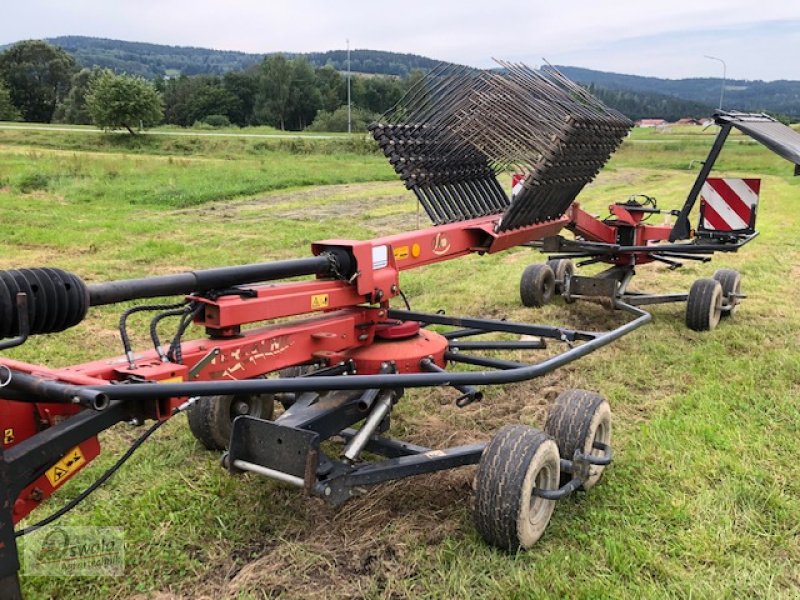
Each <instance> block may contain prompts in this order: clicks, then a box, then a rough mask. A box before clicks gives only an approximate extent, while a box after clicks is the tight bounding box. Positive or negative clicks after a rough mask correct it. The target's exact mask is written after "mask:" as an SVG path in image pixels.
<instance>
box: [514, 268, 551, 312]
mask: <svg viewBox="0 0 800 600" xmlns="http://www.w3.org/2000/svg"><path fill="white" fill-rule="evenodd" d="M555 289H556V276H555V274H554V273H553V269H551V268H550V267H549V266H548V265H545V264H538V263H537V264H533V265H528V266H527V267H526V268H525V270H524V271H523V272H522V277H520V280H519V297H520V299H521V300H522V304H523V306H527V307H528V308H540V307H542V306H545V305H546V304H548V303H549V302H550V301H551V300H552V299H553V294H554V293H555Z"/></svg>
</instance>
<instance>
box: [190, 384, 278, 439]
mask: <svg viewBox="0 0 800 600" xmlns="http://www.w3.org/2000/svg"><path fill="white" fill-rule="evenodd" d="M239 401H245V402H247V404H248V406H249V410H248V411H247V413H241V414H248V415H250V416H252V417H258V418H260V419H271V418H272V416H273V414H274V411H275V399H274V397H273V396H272V394H258V395H248V394H239V395H235V396H203V397H201V398H198V400H197V401H196V402H195V403H194V404H193V405H192V406H191V408H189V410H188V412H187V415H186V416H187V419H188V421H189V429H190V430H191V432H192V435H194V437H195V438H196V439H197V441H198V442H200V443H201V444H203V446H204V447H205V448H206V449H207V450H226V449H227V448H228V445H229V444H230V439H231V430H232V429H233V419H234V418H235V417H237V416H239V415H238V414H236V415H232V414H231V413H232V407H233V403H234V402H239Z"/></svg>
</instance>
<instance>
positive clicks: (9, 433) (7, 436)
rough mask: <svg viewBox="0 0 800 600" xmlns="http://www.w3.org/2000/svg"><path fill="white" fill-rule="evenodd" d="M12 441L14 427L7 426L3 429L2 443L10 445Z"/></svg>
mask: <svg viewBox="0 0 800 600" xmlns="http://www.w3.org/2000/svg"><path fill="white" fill-rule="evenodd" d="M13 443H14V429H13V428H12V427H9V428H8V429H6V430H5V431H3V444H4V445H6V446H10V445H11V444H13Z"/></svg>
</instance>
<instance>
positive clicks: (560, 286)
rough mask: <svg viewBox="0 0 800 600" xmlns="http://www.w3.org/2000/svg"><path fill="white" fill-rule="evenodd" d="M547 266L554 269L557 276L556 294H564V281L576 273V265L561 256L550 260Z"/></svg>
mask: <svg viewBox="0 0 800 600" xmlns="http://www.w3.org/2000/svg"><path fill="white" fill-rule="evenodd" d="M547 266H548V267H550V268H551V269H552V270H553V274H554V275H555V278H556V294H559V295H561V294H563V293H564V288H565V285H564V282H565V281H566V280H567V279H569V278H570V277H572V275H573V274H574V273H575V265H573V264H572V261H571V260H570V259H568V258H559V259H557V260H548V261H547Z"/></svg>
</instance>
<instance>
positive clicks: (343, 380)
mask: <svg viewBox="0 0 800 600" xmlns="http://www.w3.org/2000/svg"><path fill="white" fill-rule="evenodd" d="M616 306H617V308H620V309H622V310H624V311H626V312H628V313H630V314H633V315H635V316H636V318H635V319H634V320H633V321H630V322H628V323H626V324H624V325H622V326H620V327H618V328H617V329H614V330H612V331H608V332H604V333H599V334H597V336H596V337H594V338H592V339H590V340H588V341H586V342H585V343H584V344H580V345H576V346H574V347H572V348H570V349H569V350H567V351H566V352H562V353H561V354H558V355H556V356H552V357H550V358H548V359H545V360H543V361H541V362H539V363H536V364H534V365H529V366H525V367H520V368H516V369H508V370H504V371H471V372H470V371H465V372H447V373H412V374H400V375H395V374H391V375H348V376H347V377H331V376H322V377H311V378H294V379H256V380H242V381H215V382H193V383H161V384H158V385H149V384H129V385H97V386H92V387H91V389H92V390H94V391H96V392H102V393H105V394H107V395H108V396H109V397H111V398H113V399H117V400H144V399H150V398H170V397H181V396H213V395H237V394H274V393H278V392H309V391H317V390H331V391H333V390H361V389H369V388H373V387H375V386H376V385H380V387H399V388H415V387H432V386H454V385H502V384H506V383H516V382H519V381H527V380H529V379H534V378H536V377H540V376H542V375H545V374H547V373H550V372H551V371H554V370H555V369H557V368H559V367H562V366H564V365H565V364H567V363H570V362H572V361H573V360H576V359H578V358H581V357H583V356H586V355H587V354H590V353H591V352H593V351H595V350H597V349H599V348H602V347H603V346H606V345H607V344H610V343H611V342H613V341H615V340H617V339H619V338H621V337H622V336H624V335H626V334H628V333H630V332H632V331H634V330H635V329H638V328H639V327H641V326H642V325H644V324H645V323H648V322H650V321H651V320H652V316H651V315H650V313H648V312H645V311H644V310H642V309H640V308H637V307H635V306H631V305H630V304H625V303H622V302H618V303H617V305H616ZM393 312H394V313H398V314H399V313H401V312H402V311H393ZM378 378H380V379H381V380H382V381H380V382H378V381H376V380H377V379H378Z"/></svg>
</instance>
